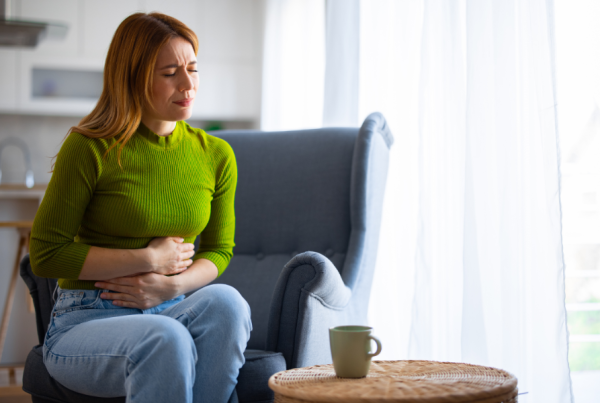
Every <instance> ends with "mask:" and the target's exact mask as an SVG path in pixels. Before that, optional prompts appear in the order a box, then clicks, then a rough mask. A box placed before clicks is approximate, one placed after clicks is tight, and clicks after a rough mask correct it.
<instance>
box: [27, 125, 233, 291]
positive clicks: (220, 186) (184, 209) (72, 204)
mask: <svg viewBox="0 0 600 403" xmlns="http://www.w3.org/2000/svg"><path fill="white" fill-rule="evenodd" d="M111 142H112V140H103V139H91V138H88V137H85V136H83V135H81V134H79V133H71V134H70V135H69V136H68V137H67V139H66V140H65V142H64V143H63V145H62V147H61V149H60V151H59V153H58V156H57V158H56V164H55V166H54V173H53V175H52V178H51V180H50V183H49V184H48V190H47V191H46V194H45V196H44V199H43V201H42V203H41V205H40V207H39V209H38V212H37V214H36V217H35V221H34V224H33V229H32V233H31V245H30V257H31V266H32V269H33V272H34V273H35V274H36V275H38V276H41V277H50V278H58V279H59V281H58V283H59V285H60V287H61V288H63V289H95V287H94V281H85V280H78V277H79V273H80V272H81V268H82V266H83V263H84V261H85V258H86V256H87V253H88V251H89V249H90V246H98V247H102V248H112V249H138V248H145V247H146V246H147V245H148V243H149V242H150V241H151V240H152V239H153V238H156V237H165V236H180V237H183V238H184V239H185V242H193V241H194V240H195V238H196V236H197V235H199V234H200V248H199V249H198V250H197V251H196V255H195V256H194V258H193V259H194V260H196V259H199V258H205V259H208V260H210V261H212V262H213V263H214V264H215V265H216V266H217V268H218V270H219V275H221V273H222V272H223V270H225V268H226V267H227V265H228V264H229V260H230V259H231V256H232V255H233V252H232V251H233V246H234V242H233V236H234V231H235V214H234V196H235V188H236V184H237V166H236V161H235V155H234V154H233V150H232V149H231V147H230V146H229V144H227V142H225V141H224V140H222V139H219V138H217V137H214V136H210V135H208V134H206V133H205V132H204V131H202V130H200V129H194V128H191V127H190V126H189V125H188V124H187V123H185V122H177V126H176V128H175V130H174V131H173V133H172V134H170V135H169V136H166V137H162V136H158V135H156V134H155V133H153V132H152V131H150V130H149V129H148V128H146V127H145V126H144V125H140V127H139V128H138V130H137V132H136V133H135V134H134V135H133V137H132V138H131V139H130V141H129V142H128V143H127V144H126V145H125V147H123V151H122V154H121V165H122V168H121V167H120V166H119V164H118V163H117V148H118V147H119V146H117V147H114V148H113V149H112V150H111V152H110V153H109V154H108V155H107V156H106V157H104V154H105V152H106V150H108V148H109V147H110V145H111V144H112V143H111Z"/></svg>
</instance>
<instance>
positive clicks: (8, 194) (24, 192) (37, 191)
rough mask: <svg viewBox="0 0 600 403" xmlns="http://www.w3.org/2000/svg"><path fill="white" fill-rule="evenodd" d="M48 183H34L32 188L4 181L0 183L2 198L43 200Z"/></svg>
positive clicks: (0, 196) (0, 197) (0, 195)
mask: <svg viewBox="0 0 600 403" xmlns="http://www.w3.org/2000/svg"><path fill="white" fill-rule="evenodd" d="M47 188H48V184H47V183H43V184H39V185H34V186H33V187H32V188H28V187H26V186H25V185H24V184H19V183H3V184H0V199H37V200H42V198H43V197H44V193H46V189H47Z"/></svg>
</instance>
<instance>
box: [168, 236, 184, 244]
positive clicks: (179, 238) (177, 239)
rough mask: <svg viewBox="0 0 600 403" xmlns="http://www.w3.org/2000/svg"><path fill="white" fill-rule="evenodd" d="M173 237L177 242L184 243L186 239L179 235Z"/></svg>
mask: <svg viewBox="0 0 600 403" xmlns="http://www.w3.org/2000/svg"><path fill="white" fill-rule="evenodd" d="M171 239H173V240H174V241H175V242H177V243H183V241H184V239H183V238H182V237H179V236H174V237H172V238H171Z"/></svg>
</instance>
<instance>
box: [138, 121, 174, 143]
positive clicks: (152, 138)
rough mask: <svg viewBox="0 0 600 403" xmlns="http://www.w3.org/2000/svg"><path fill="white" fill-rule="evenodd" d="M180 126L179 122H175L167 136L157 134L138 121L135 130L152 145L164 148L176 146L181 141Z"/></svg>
mask: <svg viewBox="0 0 600 403" xmlns="http://www.w3.org/2000/svg"><path fill="white" fill-rule="evenodd" d="M181 126H182V125H181V122H177V124H176V125H175V129H174V130H173V133H171V134H169V135H168V136H159V135H158V134H156V133H154V132H153V131H152V130H150V129H148V128H147V127H146V126H145V125H144V124H143V123H141V122H140V125H139V127H138V129H137V132H138V133H139V134H140V135H141V136H142V137H143V138H145V139H146V140H147V141H148V142H149V143H150V145H152V146H153V147H156V148H160V149H163V150H166V149H169V148H173V147H175V146H177V144H179V142H180V141H181V139H182V137H183V133H182V128H181Z"/></svg>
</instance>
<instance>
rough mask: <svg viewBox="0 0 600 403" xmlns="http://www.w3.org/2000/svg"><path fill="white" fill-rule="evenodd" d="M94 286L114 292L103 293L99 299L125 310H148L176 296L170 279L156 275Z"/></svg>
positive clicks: (110, 281)
mask: <svg viewBox="0 0 600 403" xmlns="http://www.w3.org/2000/svg"><path fill="white" fill-rule="evenodd" d="M95 286H96V287H98V288H101V289H103V290H111V291H114V292H109V293H107V292H104V293H102V294H101V295H100V297H101V298H102V299H109V300H112V303H113V304H115V305H117V306H122V307H126V308H137V309H149V308H152V307H155V306H157V305H160V304H162V303H163V302H165V301H168V300H170V299H173V298H175V297H177V296H178V293H177V292H178V291H177V290H176V287H175V284H174V281H173V280H172V277H166V276H164V275H162V274H156V273H143V274H138V275H135V276H129V277H118V278H113V279H111V280H106V281H98V282H96V283H95Z"/></svg>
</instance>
